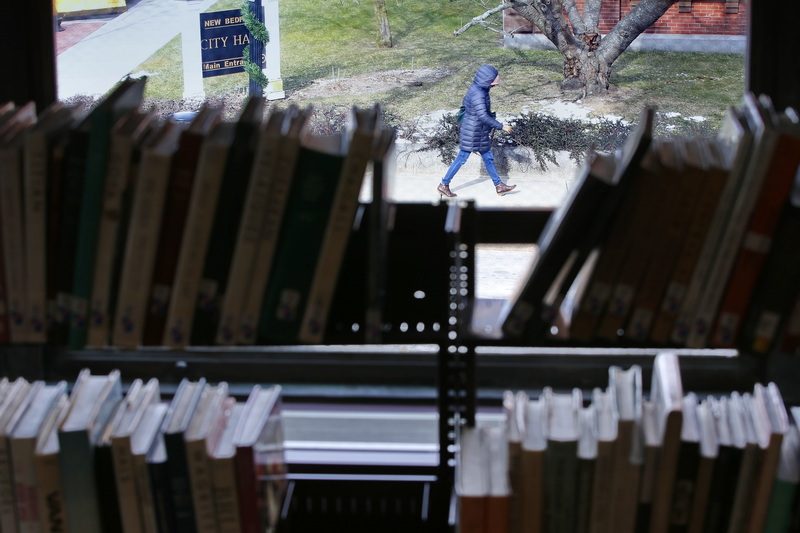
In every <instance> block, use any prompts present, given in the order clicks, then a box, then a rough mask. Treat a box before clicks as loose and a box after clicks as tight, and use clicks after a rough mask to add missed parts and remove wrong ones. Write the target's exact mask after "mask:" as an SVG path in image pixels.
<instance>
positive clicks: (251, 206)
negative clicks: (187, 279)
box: [215, 110, 292, 345]
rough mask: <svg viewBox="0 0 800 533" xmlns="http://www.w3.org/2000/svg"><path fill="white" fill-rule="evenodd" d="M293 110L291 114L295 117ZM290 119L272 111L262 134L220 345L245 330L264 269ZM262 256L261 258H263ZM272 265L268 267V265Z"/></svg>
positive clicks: (225, 304) (234, 257) (224, 300)
mask: <svg viewBox="0 0 800 533" xmlns="http://www.w3.org/2000/svg"><path fill="white" fill-rule="evenodd" d="M291 114H292V113H291V112H289V115H290V116H291ZM289 120H290V119H288V118H287V115H286V113H284V112H283V111H282V110H274V111H271V112H270V114H269V116H268V117H267V120H266V122H265V123H264V124H263V125H262V127H261V130H260V131H259V135H258V146H257V147H256V149H255V160H254V161H253V167H252V169H251V173H250V181H249V183H248V184H247V191H246V193H245V201H244V206H243V211H242V220H241V223H240V224H239V231H238V233H237V235H236V246H235V247H234V249H233V255H232V258H231V267H230V283H229V284H228V287H227V290H226V291H225V294H223V295H222V303H221V306H220V307H221V310H220V319H219V324H218V327H217V334H216V339H215V342H216V344H219V345H232V344H235V343H236V337H237V331H239V330H240V329H241V325H240V323H241V317H242V310H243V307H244V301H245V300H246V298H247V297H248V296H247V293H248V292H250V291H253V286H252V280H253V273H254V270H256V269H257V268H261V265H260V264H258V263H256V258H257V257H258V247H259V246H260V245H261V233H262V231H263V225H264V222H263V220H264V218H266V217H267V216H268V213H269V212H270V200H271V199H270V194H271V191H272V190H273V189H274V182H275V181H277V180H280V179H281V177H282V175H281V174H278V173H277V170H278V165H279V161H280V158H281V157H283V156H284V155H287V156H288V154H284V153H283V150H282V144H283V136H284V134H285V129H286V122H288V121H289ZM259 259H260V258H259ZM267 268H268V267H267Z"/></svg>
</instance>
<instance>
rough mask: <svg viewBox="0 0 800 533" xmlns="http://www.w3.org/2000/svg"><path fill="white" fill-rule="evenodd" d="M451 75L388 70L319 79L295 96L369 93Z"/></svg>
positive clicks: (428, 81) (415, 84) (315, 96)
mask: <svg viewBox="0 0 800 533" xmlns="http://www.w3.org/2000/svg"><path fill="white" fill-rule="evenodd" d="M447 75H448V72H447V71H446V70H442V69H433V68H426V69H413V70H410V69H409V70H405V69H403V70H386V71H383V72H372V73H369V74H362V75H359V76H353V77H349V78H331V79H327V80H315V81H314V82H313V83H312V84H311V85H310V86H308V87H304V88H303V89H299V90H297V91H294V92H292V94H291V98H292V99H298V100H299V99H304V98H327V97H330V96H337V95H341V94H369V93H377V92H381V91H385V90H388V89H394V88H396V87H415V86H419V85H422V84H423V83H435V82H437V81H440V80H442V79H444V78H445V77H446V76H447Z"/></svg>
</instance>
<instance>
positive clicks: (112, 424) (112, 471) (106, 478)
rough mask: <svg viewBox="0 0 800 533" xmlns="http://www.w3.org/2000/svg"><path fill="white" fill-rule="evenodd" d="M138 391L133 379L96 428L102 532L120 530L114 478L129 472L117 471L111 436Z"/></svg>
mask: <svg viewBox="0 0 800 533" xmlns="http://www.w3.org/2000/svg"><path fill="white" fill-rule="evenodd" d="M141 389H142V380H141V379H134V380H133V381H132V382H131V384H130V386H129V387H128V389H127V391H125V392H124V393H123V396H122V399H121V400H120V401H119V402H118V403H117V406H116V407H115V409H114V412H113V413H112V415H111V416H110V417H109V419H108V422H107V423H106V424H105V426H104V427H102V428H101V429H100V436H99V437H98V438H97V442H95V444H94V450H93V451H94V471H95V485H96V491H97V499H98V509H99V510H100V523H101V525H102V528H103V531H121V530H122V528H123V524H122V513H121V509H120V498H119V490H118V485H117V479H118V478H120V477H126V476H127V477H128V478H130V471H129V470H128V471H127V472H126V471H125V470H123V469H118V468H117V461H116V457H115V456H114V450H113V449H112V439H111V436H112V435H113V434H114V433H115V432H116V431H117V430H118V429H119V427H120V426H121V425H122V424H127V423H128V421H127V419H128V418H129V417H130V416H131V414H132V411H134V409H133V408H132V404H133V403H134V402H135V401H136V398H137V396H138V395H139V393H140V391H141Z"/></svg>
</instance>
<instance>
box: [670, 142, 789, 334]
mask: <svg viewBox="0 0 800 533" xmlns="http://www.w3.org/2000/svg"><path fill="white" fill-rule="evenodd" d="M776 142H777V138H776V134H775V132H774V131H772V132H767V133H765V136H764V139H763V140H762V142H761V143H760V145H759V146H758V147H757V148H756V150H757V151H758V153H757V154H755V155H754V158H753V161H751V164H750V165H748V169H747V172H746V173H745V175H746V176H745V179H744V180H743V181H742V184H741V187H740V188H739V192H738V194H737V195H736V199H735V201H734V203H733V208H732V210H731V212H730V216H729V217H728V218H727V221H726V224H725V228H724V231H723V233H722V235H721V236H720V237H719V239H718V241H717V242H718V247H717V248H716V251H715V253H714V257H713V261H712V266H711V269H710V271H709V272H710V273H713V275H711V274H709V276H708V277H707V279H706V283H705V284H704V285H703V290H702V293H701V296H700V297H699V298H698V300H697V305H696V308H695V310H694V316H693V318H692V320H691V322H690V324H691V326H690V329H689V334H688V336H687V337H686V346H687V347H688V348H703V347H705V346H706V344H707V342H708V338H709V336H710V335H711V330H712V326H713V322H714V319H715V317H716V316H717V312H718V310H719V306H720V303H721V300H722V298H723V296H724V291H725V288H726V286H727V285H728V280H729V279H730V275H731V270H732V268H733V263H734V261H735V260H736V254H737V251H738V249H739V246H740V245H741V243H742V239H743V238H744V235H745V231H746V229H747V224H748V221H749V220H750V216H751V214H752V213H753V208H754V206H755V203H756V198H757V197H758V195H759V190H760V189H761V184H762V183H763V180H764V169H763V167H764V164H765V160H766V159H767V158H768V157H769V156H770V155H771V154H773V153H774V148H775V144H776Z"/></svg>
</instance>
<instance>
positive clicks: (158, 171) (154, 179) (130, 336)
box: [111, 120, 181, 348]
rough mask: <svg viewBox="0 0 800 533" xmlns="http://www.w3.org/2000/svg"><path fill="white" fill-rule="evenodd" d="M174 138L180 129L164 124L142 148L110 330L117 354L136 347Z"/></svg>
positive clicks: (140, 340) (143, 319) (144, 315)
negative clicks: (117, 350)
mask: <svg viewBox="0 0 800 533" xmlns="http://www.w3.org/2000/svg"><path fill="white" fill-rule="evenodd" d="M180 133H181V129H180V126H179V125H178V124H177V123H176V122H174V121H172V120H168V121H166V122H163V123H162V124H160V126H159V128H158V129H157V130H156V131H155V132H154V134H153V135H152V137H151V138H149V139H148V140H147V141H146V142H145V144H144V146H142V155H141V162H140V163H139V168H138V170H137V176H136V181H135V183H134V190H133V198H132V203H131V214H130V221H129V227H128V233H127V235H126V237H125V250H124V254H123V258H122V267H121V271H120V278H119V285H118V288H117V301H116V310H115V311H114V316H113V320H114V322H113V326H112V328H111V337H112V344H113V345H114V346H117V347H120V348H137V347H139V346H140V345H141V342H142V334H143V331H144V321H145V317H146V314H147V299H148V288H149V287H150V284H151V280H152V278H153V266H154V264H155V260H156V254H157V251H158V250H157V245H158V237H159V229H160V227H161V221H162V219H163V214H164V212H163V210H164V201H165V197H166V191H167V184H168V180H169V173H170V168H171V166H172V159H173V157H174V154H175V150H176V149H177V143H178V139H179V137H180Z"/></svg>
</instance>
